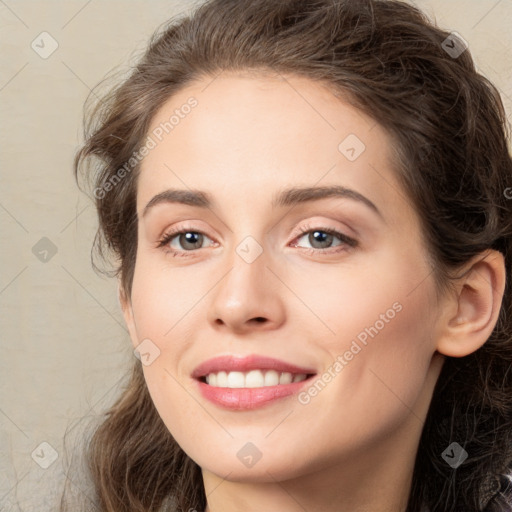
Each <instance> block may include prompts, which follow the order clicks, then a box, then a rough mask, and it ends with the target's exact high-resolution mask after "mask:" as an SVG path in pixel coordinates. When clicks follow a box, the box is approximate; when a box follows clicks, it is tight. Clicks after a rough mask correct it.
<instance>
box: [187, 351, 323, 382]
mask: <svg viewBox="0 0 512 512" xmlns="http://www.w3.org/2000/svg"><path fill="white" fill-rule="evenodd" d="M250 370H275V371H276V372H288V373H305V374H309V373H316V370H314V369H312V368H301V367H299V366H295V365H293V364H290V363H286V362H285V361H280V360H279V359H274V358H272V357H265V356H258V355H250V356H246V357H236V356H219V357H214V358H213V359H208V360H207V361H204V362H203V363H201V364H200V365H199V366H197V367H196V369H195V370H194V371H193V372H192V377H193V378H194V379H199V378H201V377H205V376H206V375H208V374H209V373H217V372H221V371H225V372H248V371H250Z"/></svg>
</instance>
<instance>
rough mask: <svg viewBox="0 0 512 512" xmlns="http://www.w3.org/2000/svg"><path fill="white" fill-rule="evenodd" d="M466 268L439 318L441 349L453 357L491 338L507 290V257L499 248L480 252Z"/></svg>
mask: <svg viewBox="0 0 512 512" xmlns="http://www.w3.org/2000/svg"><path fill="white" fill-rule="evenodd" d="M463 270H464V273H463V275H462V277H460V278H458V279H457V280H456V281H455V283H454V287H455V290H454V292H453V294H451V296H450V298H449V299H448V301H447V303H446V305H445V307H444V308H443V312H441V313H440V317H439V318H440V324H439V329H440V331H438V333H439V334H438V337H437V350H438V352H440V353H441V354H444V355H446V356H451V357H464V356H467V355H469V354H471V353H472V352H475V351H476V350H478V349H479V348H480V347H481V346H482V345H483V344H484V343H485V342H486V341H487V340H488V338H489V336H490V335H491V333H492V331H493V329H494V327H495V325H496V322H497V321H498V316H499V312H500V308H501V303H502V300H503V293H504V290H505V279H506V274H505V259H504V257H503V254H501V253H500V252H498V251H494V250H490V251H486V252H485V253H484V254H479V255H478V256H476V257H475V258H473V259H472V260H471V261H470V262H469V263H468V264H466V265H465V266H464V268H463Z"/></svg>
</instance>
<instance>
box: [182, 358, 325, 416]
mask: <svg viewBox="0 0 512 512" xmlns="http://www.w3.org/2000/svg"><path fill="white" fill-rule="evenodd" d="M316 374H317V372H316V371H315V370H314V369H311V368H302V367H300V366H296V365H294V364H291V363H287V362H285V361H280V360H278V359H273V358H269V357H265V356H257V355H252V356H248V357H235V356H221V357H217V358H214V359H210V360H208V361H205V362H204V363H202V364H201V365H199V366H198V367H197V368H196V369H195V370H194V371H193V373H192V377H193V378H194V379H195V380H196V381H197V383H198V386H199V390H200V392H201V394H202V395H203V397H204V398H206V399H208V400H209V401H211V402H213V403H214V404H216V405H217V406H220V407H222V408H226V409H231V410H244V409H245V410H246V409H255V408H257V407H262V406H263V405H266V404H268V403H269V402H274V401H275V400H277V399H281V398H285V397H288V396H290V395H293V394H295V393H297V392H298V391H299V390H300V389H301V388H302V387H304V386H305V385H306V384H307V383H308V382H309V381H310V380H311V379H312V378H313V377H314V376H315V375H316Z"/></svg>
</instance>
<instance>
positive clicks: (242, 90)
mask: <svg viewBox="0 0 512 512" xmlns="http://www.w3.org/2000/svg"><path fill="white" fill-rule="evenodd" d="M190 105H194V106H193V107H190ZM148 135H149V136H150V137H152V138H153V139H155V142H156V144H155V147H154V148H153V149H151V150H150V151H149V154H147V156H146V157H145V158H144V160H143V162H142V165H141V173H140V176H139V182H138V200H137V203H138V211H139V212H140V211H141V210H142V209H143V208H144V206H145V204H146V203H147V202H148V201H149V200H150V199H151V197H153V196H154V195H155V194H158V193H160V192H162V190H164V189H166V188H181V189H184V188H190V189H197V190H206V191H211V192H212V194H213V195H214V196H218V198H219V202H222V199H229V200H230V201H231V202H232V203H233V202H234V201H235V200H236V199H238V200H239V202H240V205H241V206H242V205H247V204H253V205H256V204H258V206H260V207H265V203H267V204H268V206H269V207H270V202H271V200H272V198H273V197H274V192H275V190H277V189H282V188H285V187H289V186H291V185H299V184H300V185H302V186H313V185H315V184H318V185H321V186H324V185H332V184H339V185H344V186H350V187H351V188H354V189H356V190H358V191H359V192H360V193H362V194H364V195H366V196H373V197H375V195H376V191H377V190H378V191H379V195H380V196H381V197H380V199H379V198H375V201H374V202H376V203H381V204H382V203H388V208H395V209H396V208H397V207H398V206H399V205H398V204H397V202H396V195H397V189H398V188H399V185H398V183H397V182H396V179H395V177H394V175H393V174H394V173H393V172H392V166H391V161H390V154H391V145H390V139H389V137H388V135H387V134H386V132H385V131H384V130H383V129H382V128H381V127H380V125H378V124H377V123H376V122H375V121H374V120H373V119H371V118H370V117H368V116H366V115H365V114H363V113H362V112H360V111H359V110H357V109H355V108H354V107H352V106H350V105H349V104H348V103H346V102H344V101H343V100H342V99H340V97H337V96H335V95H334V94H333V93H332V92H331V91H330V90H329V89H328V87H327V86H325V85H323V84H320V83H319V82H315V81H312V80H309V79H307V78H303V77H297V76H289V75H287V76H279V77H277V78H276V77H275V76H272V77H271V76H246V75H239V74H233V73H232V74H228V73H222V74H221V75H220V76H218V77H217V78H214V77H208V78H206V77H205V78H203V79H201V80H198V81H195V82H193V83H191V84H190V85H188V86H186V87H185V88H184V89H182V90H181V91H179V92H178V93H177V94H175V95H174V96H172V97H171V98H169V100H168V101H167V102H166V103H165V104H164V105H163V106H162V107H161V108H160V109H159V110H158V112H157V113H156V115H155V116H154V117H153V119H152V122H151V125H150V128H149V130H148ZM159 139H161V140H159ZM401 195H402V196H404V194H403V193H402V194H401ZM402 202H403V201H402ZM393 205H394V206H393ZM404 207H407V205H405V204H404V205H402V208H404ZM396 213H397V214H400V213H401V214H403V211H402V212H396Z"/></svg>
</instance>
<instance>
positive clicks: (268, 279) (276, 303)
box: [208, 251, 285, 334]
mask: <svg viewBox="0 0 512 512" xmlns="http://www.w3.org/2000/svg"><path fill="white" fill-rule="evenodd" d="M269 263H270V261H269V258H268V257H267V255H266V253H265V251H264V252H263V253H261V254H260V255H259V256H258V257H257V258H256V259H255V260H254V261H252V262H248V261H247V260H245V259H244V258H243V257H241V256H240V255H239V254H238V253H237V252H236V251H233V256H232V257H231V258H230V260H229V262H228V263H227V271H225V272H224V273H223V275H222V277H221V278H220V280H219V281H218V283H217V285H214V288H213V290H212V292H211V295H210V303H209V309H208V321H209V322H210V323H211V324H212V326H213V328H214V329H216V330H218V329H221V330H222V329H223V330H225V331H229V332H232V333H236V334H243V333H246V332H250V331H254V330H259V331H265V330H271V329H276V328H278V327H279V326H280V325H282V323H283V322H284V317H285V307H284V303H283V296H282V294H283V291H284V290H285V287H284V285H283V283H282V282H281V280H280V279H279V278H278V276H277V275H276V272H275V270H274V269H271V268H270V267H269V266H267V264H269Z"/></svg>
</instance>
